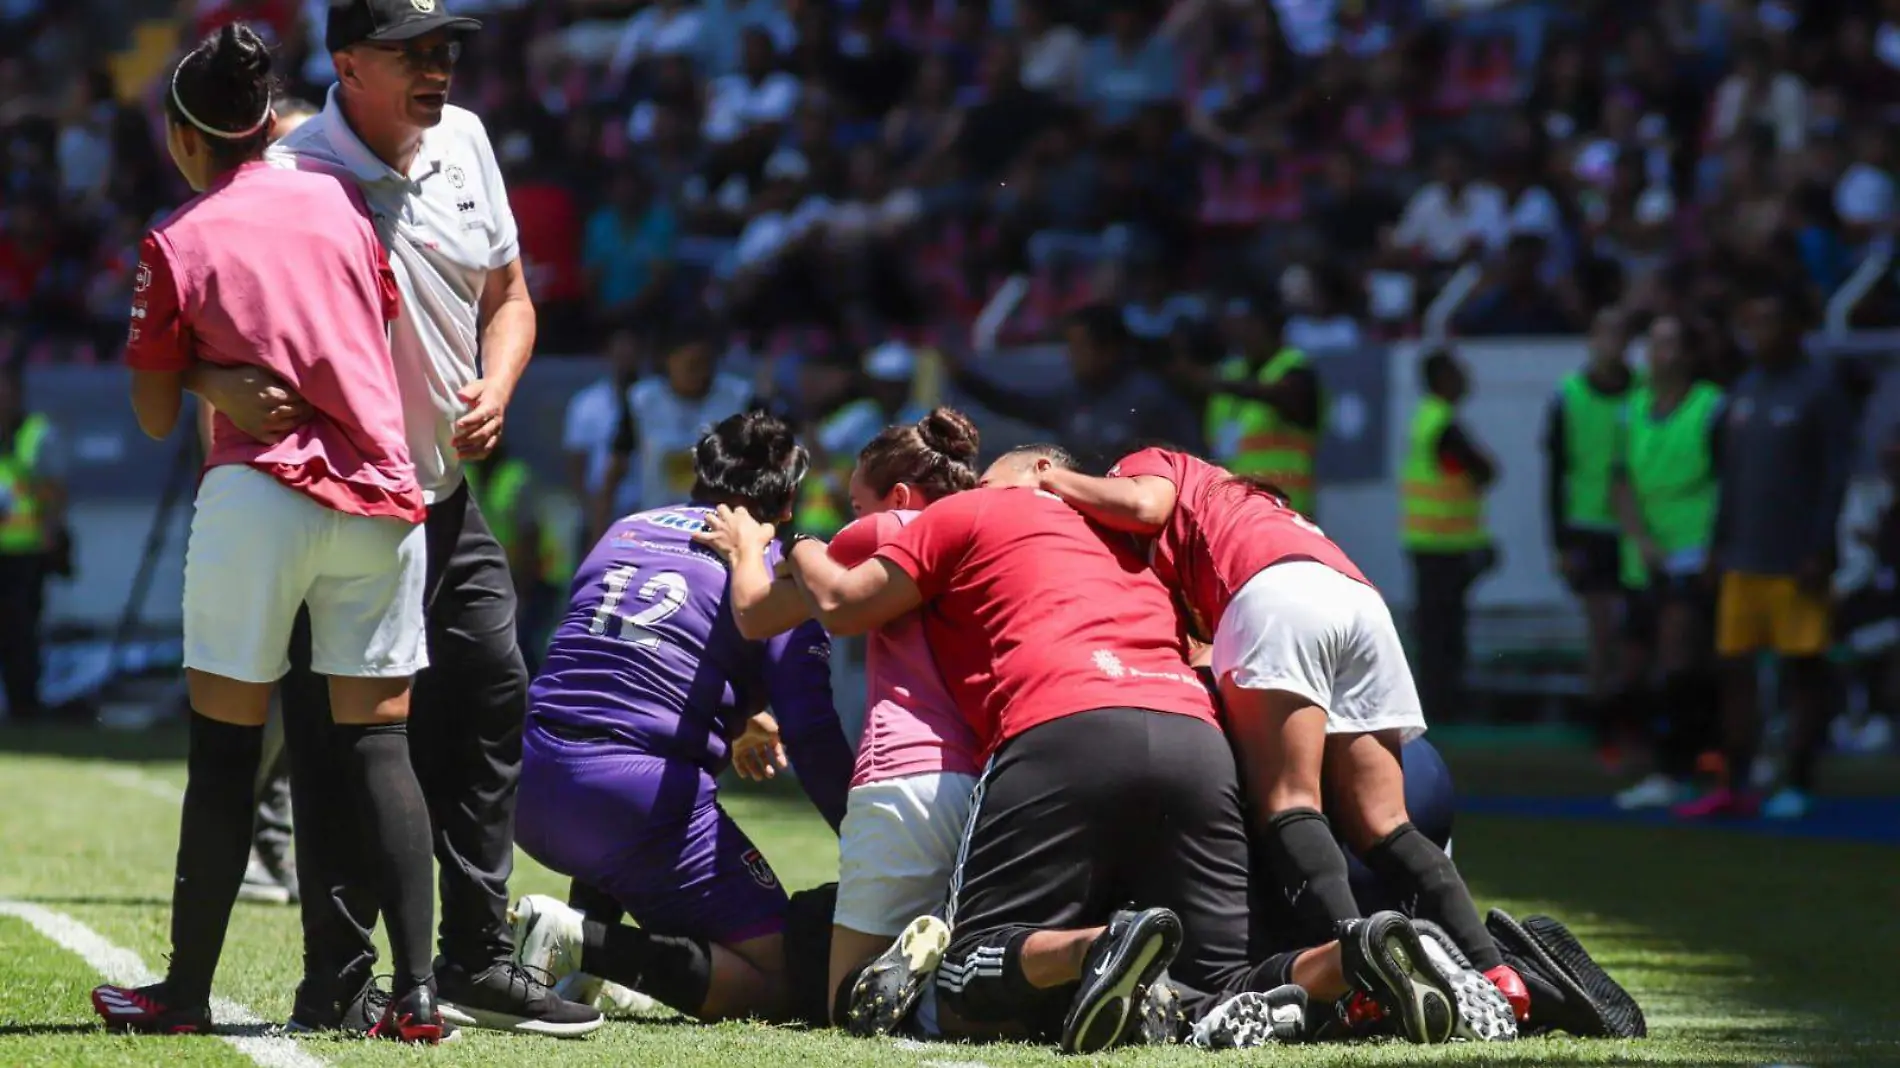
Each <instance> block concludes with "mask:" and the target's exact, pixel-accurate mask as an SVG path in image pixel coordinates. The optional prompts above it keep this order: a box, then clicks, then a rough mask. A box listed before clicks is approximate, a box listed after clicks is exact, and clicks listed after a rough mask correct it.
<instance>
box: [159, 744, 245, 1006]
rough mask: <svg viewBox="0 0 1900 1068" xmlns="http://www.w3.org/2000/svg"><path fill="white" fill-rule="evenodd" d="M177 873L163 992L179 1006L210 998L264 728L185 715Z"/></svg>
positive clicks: (240, 876) (240, 865)
mask: <svg viewBox="0 0 1900 1068" xmlns="http://www.w3.org/2000/svg"><path fill="white" fill-rule="evenodd" d="M190 730H191V755H190V756H189V757H188V758H187V763H186V768H187V771H186V774H187V782H186V785H185V804H184V813H183V815H182V817H181V818H180V820H179V828H178V872H177V879H176V881H174V882H173V883H172V958H171V968H170V969H169V970H168V972H167V974H166V976H165V986H166V992H167V993H168V994H170V995H171V998H172V1002H173V1004H175V1005H177V1006H178V1007H180V1008H196V1007H199V1006H203V1005H205V1004H206V1003H207V1002H209V1001H210V1000H211V979H212V976H213V975H215V974H216V973H217V970H218V957H219V955H220V954H222V953H223V952H224V933H225V928H227V927H228V926H229V925H230V923H231V906H232V905H234V904H236V903H237V895H238V888H239V887H240V886H242V885H243V883H244V869H245V866H246V865H248V864H249V863H250V858H251V819H252V817H253V816H254V814H255V813H254V812H253V809H254V808H255V806H256V803H257V801H256V797H255V794H256V784H257V765H258V761H259V760H260V759H261V758H262V756H263V752H264V728H263V727H239V726H236V725H234V724H230V723H220V722H218V721H217V720H214V719H207V718H205V717H204V716H201V715H199V714H197V713H195V712H194V713H192V716H191V727H190Z"/></svg>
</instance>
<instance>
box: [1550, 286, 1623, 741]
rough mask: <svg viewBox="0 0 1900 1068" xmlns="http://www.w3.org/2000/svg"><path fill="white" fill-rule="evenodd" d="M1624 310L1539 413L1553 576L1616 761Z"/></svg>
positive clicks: (1612, 313) (1603, 314) (1606, 312)
mask: <svg viewBox="0 0 1900 1068" xmlns="http://www.w3.org/2000/svg"><path fill="white" fill-rule="evenodd" d="M1628 347H1629V329H1628V326H1627V315H1626V314H1625V313H1624V312H1623V311H1622V310H1621V309H1619V308H1615V307H1609V308H1605V309H1603V310H1602V311H1600V312H1598V313H1597V316H1596V319H1595V321H1593V322H1592V323H1591V325H1590V339H1589V344H1588V356H1587V358H1586V360H1585V362H1584V366H1583V367H1582V368H1581V369H1579V370H1577V371H1573V372H1571V373H1570V374H1568V375H1565V376H1564V379H1563V382H1562V383H1561V384H1560V385H1559V386H1558V387H1557V395H1556V396H1555V397H1553V398H1552V399H1551V402H1550V408H1549V409H1548V411H1547V412H1546V413H1545V416H1544V489H1545V510H1546V520H1547V524H1548V530H1549V532H1550V540H1551V554H1552V557H1553V562H1554V563H1555V566H1556V569H1557V573H1558V574H1559V575H1561V576H1563V580H1564V582H1565V584H1566V585H1568V586H1569V587H1570V592H1571V593H1572V594H1574V595H1575V596H1576V597H1577V599H1578V600H1580V601H1582V602H1583V614H1584V620H1585V622H1586V624H1587V629H1588V636H1589V654H1588V660H1587V663H1586V678H1587V682H1588V685H1589V688H1590V689H1589V701H1590V722H1591V724H1592V725H1593V726H1594V727H1595V729H1596V731H1597V743H1598V746H1599V751H1600V752H1601V754H1602V755H1603V756H1604V758H1605V759H1606V760H1612V761H1614V760H1616V759H1618V753H1619V751H1620V743H1621V742H1622V741H1623V738H1622V735H1623V734H1624V733H1625V732H1626V731H1627V730H1628V729H1629V727H1630V726H1631V724H1630V722H1629V719H1628V717H1627V715H1626V714H1625V712H1624V708H1623V706H1624V705H1625V704H1626V703H1627V702H1625V701H1622V700H1619V699H1618V697H1617V694H1616V692H1615V691H1616V682H1617V675H1616V669H1617V663H1616V654H1617V648H1618V636H1617V622H1618V618H1617V616H1618V610H1619V609H1620V608H1621V605H1622V600H1623V585H1622V582H1621V581H1620V579H1621V576H1620V573H1619V572H1620V570H1621V560H1620V555H1619V554H1620V548H1621V545H1620V539H1619V537H1618V531H1617V522H1616V514H1615V509H1614V508H1613V507H1612V504H1611V498H1610V474H1611V471H1612V470H1613V468H1614V467H1615V464H1616V449H1617V437H1618V434H1619V433H1620V432H1621V430H1622V427H1623V410H1624V405H1625V404H1626V403H1627V402H1628V400H1629V396H1630V391H1631V390H1632V389H1634V388H1635V387H1636V385H1637V384H1638V383H1637V380H1636V374H1635V372H1633V371H1631V370H1630V366H1629V362H1628V360H1627V359H1625V356H1624V351H1625V350H1626V349H1627V348H1628Z"/></svg>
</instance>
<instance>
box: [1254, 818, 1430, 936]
mask: <svg viewBox="0 0 1900 1068" xmlns="http://www.w3.org/2000/svg"><path fill="white" fill-rule="evenodd" d="M1408 826H1409V824H1408ZM1265 837H1266V841H1265V843H1264V845H1265V848H1266V854H1267V867H1268V870H1269V871H1271V872H1272V874H1273V879H1274V882H1275V883H1276V884H1278V891H1279V893H1280V896H1281V900H1283V901H1285V902H1286V903H1287V905H1288V907H1289V908H1291V909H1292V910H1293V916H1294V920H1295V922H1296V923H1297V924H1298V926H1299V928H1300V931H1301V933H1302V935H1303V936H1304V937H1305V939H1306V941H1307V943H1308V944H1310V945H1319V944H1320V943H1322V942H1329V941H1331V940H1332V938H1333V928H1334V926H1335V925H1336V924H1337V923H1338V922H1339V921H1340V920H1350V919H1354V918H1356V917H1358V915H1359V904H1358V902H1356V901H1354V900H1353V896H1352V881H1351V876H1350V875H1349V873H1348V870H1347V867H1346V854H1344V853H1342V852H1340V849H1339V843H1338V842H1337V841H1336V840H1334V838H1333V828H1332V824H1330V823H1328V822H1327V821H1326V817H1325V816H1323V815H1321V814H1320V813H1319V812H1317V811H1316V810H1314V809H1310V808H1293V809H1288V810H1287V811H1285V812H1276V813H1274V815H1273V816H1272V817H1271V818H1270V819H1268V820H1267V828H1266V836H1265Z"/></svg>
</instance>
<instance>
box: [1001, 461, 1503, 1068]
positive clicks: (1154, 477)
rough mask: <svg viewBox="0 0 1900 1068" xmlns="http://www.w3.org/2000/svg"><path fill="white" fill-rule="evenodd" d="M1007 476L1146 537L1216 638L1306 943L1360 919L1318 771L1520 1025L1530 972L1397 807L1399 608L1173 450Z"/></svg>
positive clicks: (1414, 708) (1232, 709)
mask: <svg viewBox="0 0 1900 1068" xmlns="http://www.w3.org/2000/svg"><path fill="white" fill-rule="evenodd" d="M1016 477H1019V478H1020V479H1021V480H1022V481H1023V482H1025V483H1030V484H1035V485H1037V486H1039V487H1040V488H1041V489H1042V490H1043V491H1044V492H1047V493H1052V494H1055V495H1056V496H1058V497H1060V498H1062V499H1063V500H1065V501H1067V502H1068V503H1069V504H1070V505H1072V506H1074V507H1075V508H1076V509H1077V510H1078V511H1080V512H1081V513H1082V514H1083V515H1086V516H1088V517H1089V518H1091V519H1093V520H1095V521H1097V522H1099V523H1101V524H1102V525H1104V526H1107V527H1111V528H1113V529H1116V530H1122V531H1127V532H1129V533H1131V534H1136V535H1140V536H1142V537H1144V538H1151V539H1153V541H1152V545H1153V553H1152V557H1153V563H1154V567H1155V570H1156V572H1157V573H1158V574H1159V575H1160V576H1161V578H1162V580H1163V581H1164V582H1166V583H1168V584H1169V585H1170V586H1172V587H1174V588H1176V589H1179V590H1181V591H1182V593H1183V595H1184V597H1185V600H1186V602H1187V606H1188V608H1189V609H1190V615H1191V616H1192V617H1193V619H1194V623H1195V625H1196V627H1197V629H1199V630H1200V631H1201V632H1202V634H1203V636H1205V637H1208V638H1210V639H1211V640H1212V642H1213V665H1212V666H1213V669H1214V676H1215V679H1216V680H1217V681H1218V684H1219V687H1220V693H1221V698H1222V701H1223V704H1224V706H1225V709H1226V714H1227V719H1228V723H1227V729H1228V732H1229V733H1230V734H1231V735H1232V736H1233V738H1234V739H1235V742H1236V744H1237V747H1238V749H1239V751H1240V756H1241V766H1242V776H1243V779H1244V781H1245V783H1246V786H1247V792H1248V796H1249V797H1250V799H1251V803H1252V806H1253V812H1252V815H1253V824H1252V826H1253V831H1254V834H1255V835H1256V836H1257V841H1258V848H1259V851H1260V853H1261V855H1263V856H1264V857H1266V858H1267V860H1268V861H1269V868H1270V870H1271V871H1272V872H1273V873H1274V878H1275V879H1276V880H1277V881H1278V882H1279V889H1280V890H1281V892H1282V893H1283V894H1284V895H1285V897H1286V899H1287V900H1288V901H1289V902H1291V903H1292V904H1293V906H1294V913H1295V914H1296V916H1297V917H1298V918H1299V920H1300V922H1301V925H1302V927H1303V928H1304V929H1303V930H1302V931H1301V932H1300V933H1301V935H1303V936H1304V939H1305V940H1307V941H1312V940H1316V939H1322V938H1324V937H1325V935H1326V932H1328V931H1330V930H1331V929H1332V926H1333V925H1334V924H1335V923H1336V922H1338V921H1341V920H1346V919H1350V918H1354V917H1357V916H1359V915H1360V912H1359V907H1358V905H1357V904H1356V903H1355V902H1354V900H1353V894H1352V888H1351V886H1350V883H1349V879H1348V867H1347V863H1346V858H1345V855H1344V854H1343V853H1342V852H1341V851H1340V848H1339V844H1338V840H1337V839H1336V838H1335V837H1334V834H1333V829H1332V826H1331V824H1330V823H1329V822H1328V820H1327V817H1326V816H1325V815H1324V814H1323V813H1322V811H1321V782H1322V780H1323V781H1324V782H1325V784H1326V786H1327V788H1328V789H1327V792H1328V793H1330V794H1331V795H1332V799H1333V802H1334V804H1333V806H1332V809H1331V811H1332V812H1333V813H1334V814H1335V815H1336V816H1337V817H1338V818H1339V819H1340V821H1341V822H1342V824H1343V827H1342V828H1341V830H1342V831H1343V832H1344V839H1345V841H1346V842H1347V843H1348V845H1350V847H1351V848H1352V849H1353V851H1354V852H1355V853H1357V854H1358V855H1359V856H1360V857H1361V858H1363V859H1364V860H1365V862H1366V864H1367V866H1368V867H1370V868H1371V869H1372V870H1373V871H1374V872H1375V873H1377V874H1378V875H1379V877H1380V878H1381V879H1382V880H1384V881H1385V882H1386V883H1387V884H1388V885H1391V886H1393V887H1395V888H1398V889H1399V892H1400V894H1401V896H1402V897H1404V898H1407V899H1412V900H1415V901H1416V902H1417V906H1416V907H1417V911H1418V914H1419V915H1421V916H1422V917H1425V918H1427V919H1430V920H1433V921H1436V922H1437V923H1439V924H1441V925H1442V926H1443V927H1444V928H1446V929H1448V930H1449V932H1450V937H1451V938H1452V940H1454V941H1455V942H1456V943H1457V948H1458V949H1460V950H1462V951H1463V952H1464V953H1465V954H1467V955H1468V956H1469V958H1470V960H1471V961H1472V963H1473V965H1474V966H1475V967H1476V969H1477V970H1479V971H1481V972H1483V973H1485V976H1486V978H1489V979H1490V980H1491V981H1492V983H1494V984H1496V986H1497V992H1501V993H1502V994H1503V995H1504V997H1505V998H1507V999H1508V1000H1509V1001H1510V1007H1511V1014H1512V1015H1514V1016H1516V1017H1517V1018H1518V1019H1523V1018H1525V1017H1526V1016H1527V1015H1528V1013H1529V1007H1530V998H1529V994H1528V993H1527V992H1526V991H1525V989H1524V985H1523V982H1522V980H1521V979H1520V978H1519V976H1518V975H1517V973H1516V972H1515V971H1514V970H1512V969H1511V967H1510V966H1509V965H1507V964H1505V963H1504V961H1503V958H1502V957H1501V956H1500V955H1499V953H1498V948H1497V944H1496V943H1495V942H1494V941H1493V939H1492V937H1491V935H1490V934H1489V933H1487V932H1486V931H1485V928H1484V925H1483V923H1482V922H1481V921H1480V919H1479V917H1478V910H1477V907H1476V905H1474V904H1473V903H1472V900H1471V893H1470V891H1469V890H1467V889H1466V888H1465V884H1464V880H1463V879H1461V878H1460V877H1459V875H1458V870H1457V868H1455V867H1454V866H1453V865H1452V863H1451V859H1450V858H1449V857H1448V856H1446V855H1445V853H1444V851H1443V850H1441V849H1439V848H1438V847H1437V846H1436V845H1434V844H1433V843H1432V842H1431V841H1430V840H1429V839H1427V838H1426V837H1425V835H1424V834H1422V833H1420V832H1419V830H1418V829H1417V828H1416V827H1414V826H1413V825H1412V822H1411V818H1410V816H1409V814H1408V813H1407V812H1406V807H1405V779H1404V773H1403V771H1402V769H1401V765H1400V761H1399V747H1400V746H1401V745H1402V744H1403V743H1404V742H1405V741H1406V740H1407V739H1409V738H1412V737H1415V736H1417V735H1419V734H1421V733H1423V732H1424V730H1425V718H1424V714H1423V712H1422V710H1421V706H1420V703H1419V699H1418V691H1417V688H1416V687H1415V686H1414V684H1413V681H1412V675H1411V671H1410V668H1409V667H1408V665H1407V664H1406V660H1405V650H1404V648H1403V646H1402V645H1401V644H1400V642H1399V636H1398V631H1397V628H1396V627H1394V626H1393V623H1392V614H1391V612H1390V610H1389V609H1388V608H1387V607H1386V604H1385V601H1384V599H1383V598H1381V597H1380V596H1379V593H1378V591H1377V590H1375V589H1373V587H1372V585H1371V583H1369V582H1367V581H1366V577H1365V576H1364V575H1363V574H1361V573H1360V571H1359V568H1358V567H1357V566H1355V565H1354V564H1353V562H1352V561H1351V560H1350V559H1349V558H1347V556H1346V554H1345V552H1344V551H1342V550H1341V549H1340V548H1339V546H1338V545H1336V544H1334V543H1333V541H1332V540H1331V539H1330V538H1328V537H1326V535H1325V534H1324V533H1323V532H1322V531H1321V530H1320V529H1319V528H1318V527H1317V526H1314V525H1313V524H1312V523H1311V522H1309V521H1308V520H1307V519H1306V518H1305V517H1303V516H1301V515H1300V514H1299V513H1298V512H1295V511H1293V510H1292V509H1291V508H1288V507H1287V506H1286V504H1285V502H1284V500H1282V499H1281V498H1280V497H1279V496H1278V495H1277V494H1275V493H1273V492H1271V489H1270V487H1266V486H1263V485H1261V484H1258V483H1256V482H1253V481H1250V480H1247V479H1243V478H1238V477H1236V476H1234V475H1233V474H1231V473H1230V472H1228V471H1226V470H1224V469H1223V468H1220V467H1216V466H1214V465H1213V464H1209V463H1206V462H1204V461H1202V460H1200V459H1197V458H1195V457H1193V456H1190V455H1188V454H1186V453H1183V452H1177V451H1173V450H1168V449H1160V448H1149V449H1143V450H1141V451H1139V452H1136V453H1133V454H1132V455H1129V456H1127V457H1124V458H1123V459H1122V461H1121V462H1120V463H1119V464H1117V465H1116V466H1115V467H1114V468H1113V469H1111V470H1110V472H1109V477H1107V478H1094V477H1091V476H1088V475H1084V474H1081V473H1080V472H1078V471H1075V470H1072V469H1069V468H1067V467H1066V466H1065V465H1063V464H1061V463H1059V462H1056V460H1055V459H1052V458H1047V457H1045V458H1042V459H1039V460H1037V461H1035V462H1034V463H1033V464H1030V465H1027V466H1026V467H1025V468H1023V469H1019V470H1018V472H1016ZM1481 986H1482V984H1478V985H1477V986H1474V987H1472V988H1470V989H1467V990H1461V994H1462V995H1465V997H1466V1000H1467V1001H1471V1000H1472V999H1476V1003H1469V1004H1466V1005H1465V1008H1466V1009H1467V1017H1468V1022H1472V1023H1473V1024H1474V1026H1477V1025H1478V1024H1480V1023H1483V1024H1489V1023H1490V1022H1491V1021H1490V1015H1491V1014H1490V1012H1489V1011H1487V1010H1488V1009H1495V1008H1497V1006H1496V1004H1495V998H1496V993H1497V992H1494V991H1491V990H1488V989H1480V987H1481ZM1474 1012H1475V1013H1476V1014H1477V1015H1478V1016H1481V1017H1483V1019H1482V1020H1472V1019H1470V1017H1471V1016H1472V1015H1473V1013H1474ZM1479 1030H1484V1028H1483V1027H1479ZM1487 1037H1489V1036H1487Z"/></svg>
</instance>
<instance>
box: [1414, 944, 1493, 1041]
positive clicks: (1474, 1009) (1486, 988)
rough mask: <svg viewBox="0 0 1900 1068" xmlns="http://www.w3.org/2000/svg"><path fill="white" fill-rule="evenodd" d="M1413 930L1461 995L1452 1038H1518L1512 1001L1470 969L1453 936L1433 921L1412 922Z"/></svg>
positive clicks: (1482, 974) (1468, 959) (1466, 958)
mask: <svg viewBox="0 0 1900 1068" xmlns="http://www.w3.org/2000/svg"><path fill="white" fill-rule="evenodd" d="M1412 929H1413V930H1415V931H1417V932H1418V936H1419V940H1420V941H1421V942H1422V943H1423V944H1424V946H1425V955H1426V956H1427V957H1429V958H1431V961H1432V963H1433V964H1436V965H1437V966H1438V969H1439V971H1441V972H1443V973H1445V974H1446V975H1448V976H1450V977H1451V983H1452V989H1453V991H1454V992H1455V993H1456V994H1457V995H1458V1020H1457V1022H1456V1023H1455V1024H1453V1025H1452V1029H1451V1037H1452V1038H1453V1039H1454V1040H1462V1041H1466V1042H1509V1041H1511V1040H1512V1039H1514V1038H1516V1037H1517V1017H1516V1016H1514V1015H1513V1014H1512V1013H1511V1002H1510V1000H1509V999H1507V998H1506V997H1505V996H1504V991H1502V990H1499V989H1498V987H1497V984H1496V983H1493V982H1492V981H1491V980H1489V979H1486V978H1485V977H1484V973H1483V972H1480V971H1478V970H1477V969H1476V968H1473V967H1472V966H1471V959H1470V958H1469V957H1466V956H1465V954H1464V951H1463V950H1461V949H1459V948H1458V943H1456V942H1454V941H1452V938H1451V933H1450V932H1448V931H1446V930H1445V929H1444V928H1443V927H1440V926H1438V925H1437V924H1435V923H1433V922H1432V921H1430V920H1413V921H1412Z"/></svg>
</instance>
